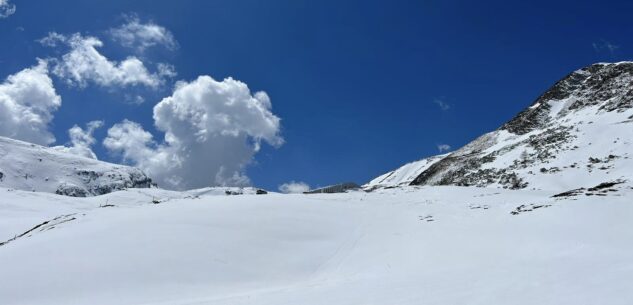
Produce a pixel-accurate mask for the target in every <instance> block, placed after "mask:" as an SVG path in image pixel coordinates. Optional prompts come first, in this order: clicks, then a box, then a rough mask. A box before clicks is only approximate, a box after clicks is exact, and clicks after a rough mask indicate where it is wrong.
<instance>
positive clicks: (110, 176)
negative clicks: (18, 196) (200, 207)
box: [0, 137, 152, 197]
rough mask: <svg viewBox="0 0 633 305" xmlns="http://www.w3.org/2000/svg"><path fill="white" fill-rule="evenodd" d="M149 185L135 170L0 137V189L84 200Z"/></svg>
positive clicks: (141, 173)
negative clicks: (51, 194)
mask: <svg viewBox="0 0 633 305" xmlns="http://www.w3.org/2000/svg"><path fill="white" fill-rule="evenodd" d="M151 185H152V180H151V179H150V178H148V177H147V176H146V175H145V174H144V173H143V172H142V171H141V170H139V169H137V168H133V167H128V166H123V165H115V164H110V163H106V162H100V161H97V160H94V159H90V158H83V157H79V156H77V155H74V154H69V153H65V152H62V151H58V149H57V148H48V147H44V146H40V145H36V144H31V143H26V142H22V141H17V140H12V139H8V138H4V137H0V187H4V188H14V189H19V190H27V191H35V192H49V193H57V194H60V195H68V196H74V197H86V196H93V195H101V194H106V193H109V192H112V191H115V190H122V189H125V188H134V187H136V188H139V187H140V188H143V187H150V186H151Z"/></svg>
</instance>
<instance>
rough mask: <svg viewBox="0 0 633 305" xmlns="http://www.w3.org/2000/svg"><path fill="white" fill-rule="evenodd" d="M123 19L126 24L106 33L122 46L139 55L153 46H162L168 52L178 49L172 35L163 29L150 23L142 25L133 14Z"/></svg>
mask: <svg viewBox="0 0 633 305" xmlns="http://www.w3.org/2000/svg"><path fill="white" fill-rule="evenodd" d="M125 19H126V22H127V23H125V24H123V25H121V26H120V27H118V28H113V29H110V30H109V31H108V32H109V33H110V36H111V37H112V39H113V40H114V41H116V42H118V43H120V44H121V45H122V46H124V47H126V48H131V49H135V50H136V51H138V52H139V53H143V52H144V51H145V50H146V49H148V48H151V47H154V46H163V47H165V48H167V49H168V50H175V49H177V48H178V42H176V39H175V38H174V35H173V34H172V33H171V32H170V31H169V30H167V29H166V28H165V27H163V26H160V25H158V24H155V23H153V22H151V21H149V22H147V23H143V22H141V20H140V19H139V18H138V16H136V15H134V14H133V15H128V16H125Z"/></svg>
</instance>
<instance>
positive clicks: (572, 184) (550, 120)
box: [365, 62, 633, 190]
mask: <svg viewBox="0 0 633 305" xmlns="http://www.w3.org/2000/svg"><path fill="white" fill-rule="evenodd" d="M632 143H633V62H621V63H613V64H603V63H601V64H594V65H591V66H589V67H586V68H583V69H580V70H577V71H574V72H573V73H571V74H570V75H568V76H566V77H565V78H563V79H562V80H560V81H559V82H557V83H556V84H555V85H554V86H553V87H552V88H550V89H549V90H547V91H546V92H545V93H544V94H543V95H541V96H540V97H539V98H538V99H537V100H536V101H535V102H534V103H533V104H532V105H531V106H530V107H528V108H527V109H525V110H524V111H522V112H520V113H519V114H518V115H517V116H516V117H514V118H513V119H512V120H510V121H509V122H507V123H505V124H504V125H503V126H501V127H500V128H499V129H497V130H495V131H493V132H490V133H487V134H484V135H482V136H481V137H479V138H477V139H476V140H474V141H472V142H471V143H469V144H467V145H466V146H464V147H462V148H460V149H458V150H456V151H454V152H453V153H451V154H448V155H443V156H436V157H432V158H429V159H424V160H423V161H419V163H418V164H417V165H416V163H412V164H414V167H415V168H414V169H412V168H411V166H412V164H407V165H405V166H404V167H402V168H400V169H397V170H395V171H394V172H391V173H388V174H385V175H383V176H381V177H387V178H388V177H390V176H393V175H395V173H398V172H402V171H407V172H412V173H416V177H415V178H413V179H411V181H410V182H409V180H408V179H404V180H395V181H394V183H390V182H389V181H386V183H385V182H377V180H378V179H380V177H379V178H377V179H375V180H373V181H372V182H370V183H368V184H367V185H365V187H366V188H369V189H374V188H377V187H385V186H387V187H388V186H395V185H398V184H402V183H408V184H411V185H458V186H481V187H484V186H493V187H501V188H510V189H525V188H527V189H543V190H566V189H573V188H580V187H590V186H593V185H597V184H600V183H603V182H608V181H630V180H631V179H632V178H633V160H632V159H631V157H632V155H633V144H632ZM425 160H433V162H430V161H425ZM384 180H385V179H382V180H381V181H384Z"/></svg>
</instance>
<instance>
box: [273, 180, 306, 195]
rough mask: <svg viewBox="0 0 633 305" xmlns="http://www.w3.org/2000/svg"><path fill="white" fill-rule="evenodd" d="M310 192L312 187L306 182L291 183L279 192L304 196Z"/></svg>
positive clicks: (280, 188) (284, 185)
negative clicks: (303, 194) (304, 193)
mask: <svg viewBox="0 0 633 305" xmlns="http://www.w3.org/2000/svg"><path fill="white" fill-rule="evenodd" d="M309 190H310V186H309V185H308V184H306V183H305V182H295V181H291V182H288V183H284V184H282V185H280V186H279V191H281V192H282V193H286V194H302V193H303V192H307V191H309Z"/></svg>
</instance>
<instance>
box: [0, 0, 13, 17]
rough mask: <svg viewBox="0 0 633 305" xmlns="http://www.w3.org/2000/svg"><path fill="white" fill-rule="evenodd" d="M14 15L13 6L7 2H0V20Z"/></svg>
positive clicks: (2, 0)
mask: <svg viewBox="0 0 633 305" xmlns="http://www.w3.org/2000/svg"><path fill="white" fill-rule="evenodd" d="M14 13H15V4H11V2H9V0H0V19H2V18H7V17H9V16H11V15H13V14H14Z"/></svg>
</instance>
